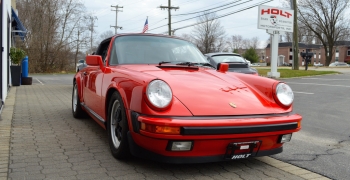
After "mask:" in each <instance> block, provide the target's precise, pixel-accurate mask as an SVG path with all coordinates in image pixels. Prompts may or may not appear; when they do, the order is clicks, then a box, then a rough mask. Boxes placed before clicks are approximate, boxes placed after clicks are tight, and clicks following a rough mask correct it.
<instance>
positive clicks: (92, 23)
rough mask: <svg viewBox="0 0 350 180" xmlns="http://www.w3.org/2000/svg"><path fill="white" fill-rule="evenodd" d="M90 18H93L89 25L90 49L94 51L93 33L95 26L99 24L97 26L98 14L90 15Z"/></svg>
mask: <svg viewBox="0 0 350 180" xmlns="http://www.w3.org/2000/svg"><path fill="white" fill-rule="evenodd" d="M90 20H91V24H90V27H89V30H90V31H91V39H90V50H91V51H92V42H93V38H92V35H93V34H94V27H97V26H95V20H97V17H96V16H90Z"/></svg>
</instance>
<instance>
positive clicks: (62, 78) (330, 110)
mask: <svg viewBox="0 0 350 180" xmlns="http://www.w3.org/2000/svg"><path fill="white" fill-rule="evenodd" d="M317 70H322V68H320V69H317ZM326 70H331V69H326ZM335 70H337V69H335ZM341 71H342V72H343V74H338V75H324V76H313V77H305V78H293V79H281V81H285V82H287V83H288V84H289V85H290V86H291V87H292V89H293V91H294V92H295V102H294V111H295V112H296V113H299V114H301V115H302V116H303V122H302V130H301V131H300V132H298V133H295V134H294V135H293V138H292V141H291V142H289V143H287V144H285V146H284V152H283V153H281V154H278V155H274V156H272V157H274V158H276V159H279V160H281V161H284V162H288V163H291V164H294V165H296V166H299V167H302V168H305V169H307V170H310V171H313V172H315V173H318V174H322V175H324V176H327V177H329V178H331V179H339V180H347V179H350V166H349V162H350V118H349V117H350V110H349V107H350V70H348V69H345V70H344V69H341ZM72 77H73V75H53V76H46V75H36V76H33V83H36V84H42V85H45V84H71V82H72Z"/></svg>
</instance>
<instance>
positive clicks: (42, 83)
mask: <svg viewBox="0 0 350 180" xmlns="http://www.w3.org/2000/svg"><path fill="white" fill-rule="evenodd" d="M35 79H36V80H37V81H38V82H39V83H40V84H41V85H44V83H42V82H41V81H39V79H38V78H35Z"/></svg>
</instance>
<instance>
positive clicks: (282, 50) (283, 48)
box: [265, 41, 350, 65]
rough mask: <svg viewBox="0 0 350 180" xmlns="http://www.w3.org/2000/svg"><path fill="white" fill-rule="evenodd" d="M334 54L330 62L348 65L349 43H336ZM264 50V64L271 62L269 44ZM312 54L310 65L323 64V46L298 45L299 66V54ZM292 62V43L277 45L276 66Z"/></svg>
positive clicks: (300, 60)
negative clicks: (307, 52)
mask: <svg viewBox="0 0 350 180" xmlns="http://www.w3.org/2000/svg"><path fill="white" fill-rule="evenodd" d="M334 48H335V52H334V54H333V58H332V61H331V63H332V62H335V61H339V62H347V63H350V41H338V42H336V45H335V47H334ZM265 50H266V62H267V63H269V62H270V61H271V58H270V56H271V49H270V44H268V45H267V47H266V48H265ZM306 51H309V52H313V53H314V57H313V58H312V59H311V64H314V63H321V64H325V61H326V56H325V49H324V48H323V45H319V44H305V43H299V53H298V54H299V64H300V65H303V64H304V63H303V58H302V57H301V56H300V52H306ZM292 60H293V52H292V43H291V42H281V43H279V44H278V65H282V64H283V63H285V64H290V63H292Z"/></svg>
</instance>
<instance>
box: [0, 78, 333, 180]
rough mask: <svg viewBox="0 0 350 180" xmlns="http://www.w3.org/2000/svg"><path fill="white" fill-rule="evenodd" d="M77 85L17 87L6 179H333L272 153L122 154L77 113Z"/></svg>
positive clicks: (3, 145)
mask: <svg viewBox="0 0 350 180" xmlns="http://www.w3.org/2000/svg"><path fill="white" fill-rule="evenodd" d="M71 91H72V86H70V85H39V84H33V85H29V86H19V87H17V88H11V90H10V92H9V95H8V99H7V100H6V106H5V108H4V110H3V112H2V114H1V120H0V137H1V138H0V180H2V179H4V180H5V179H11V180H23V179H25V180H28V179H35V180H38V179H54V180H56V179H64V180H66V179H84V180H85V179H129V180H130V179H131V180H132V179H137V180H138V179H152V180H153V179H155V180H157V179H159V180H163V179H194V180H196V179H198V180H206V179H218V180H219V179H244V180H250V179H251V180H256V179H266V180H267V179H271V180H273V179H281V180H288V179H290V180H298V179H315V180H316V179H318V180H322V179H327V178H325V177H323V176H321V175H318V174H315V173H312V172H310V171H307V170H305V169H301V168H298V167H295V166H293V165H290V164H288V163H284V162H281V161H279V160H275V159H273V158H270V157H260V158H255V159H254V158H252V159H245V160H238V161H231V162H219V163H205V164H185V165H174V164H163V163H158V162H153V161H149V160H143V159H139V158H131V159H129V160H127V161H119V160H116V159H114V158H113V156H112V155H111V154H110V152H109V146H108V143H107V135H106V132H105V130H104V129H103V128H101V127H100V126H98V125H97V123H95V122H94V121H93V120H92V119H90V118H87V119H82V120H77V119H74V118H73V116H72V113H71ZM11 109H12V110H11ZM12 112H13V113H12ZM11 124H12V127H11Z"/></svg>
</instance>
